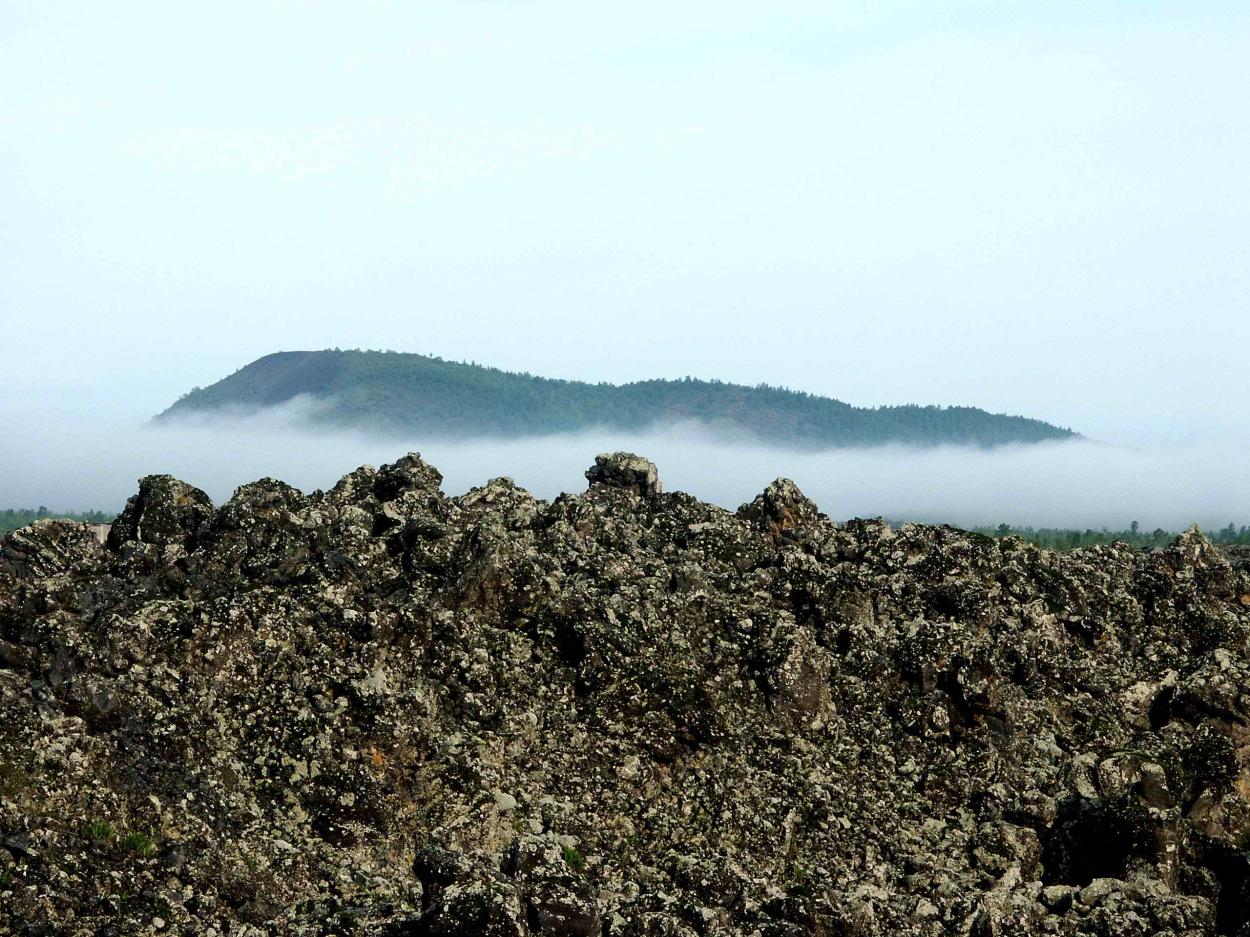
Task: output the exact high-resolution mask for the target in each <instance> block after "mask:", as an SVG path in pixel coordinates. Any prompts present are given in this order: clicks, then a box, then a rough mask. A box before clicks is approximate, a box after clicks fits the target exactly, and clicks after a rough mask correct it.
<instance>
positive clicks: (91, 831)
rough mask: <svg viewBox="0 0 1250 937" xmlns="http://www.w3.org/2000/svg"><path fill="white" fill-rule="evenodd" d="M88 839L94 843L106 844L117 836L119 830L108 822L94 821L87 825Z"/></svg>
mask: <svg viewBox="0 0 1250 937" xmlns="http://www.w3.org/2000/svg"><path fill="white" fill-rule="evenodd" d="M86 833H87V839H89V840H91V841H92V842H93V843H104V842H108V841H109V840H111V839H113V837H115V836H116V835H117V830H115V829H114V828H113V824H111V823H109V821H108V820H92V821H91V822H90V823H88V824H87V828H86Z"/></svg>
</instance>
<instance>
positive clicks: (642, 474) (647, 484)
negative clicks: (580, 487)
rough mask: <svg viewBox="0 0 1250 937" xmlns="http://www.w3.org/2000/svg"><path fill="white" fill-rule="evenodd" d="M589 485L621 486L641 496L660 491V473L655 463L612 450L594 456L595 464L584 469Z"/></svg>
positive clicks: (628, 453)
mask: <svg viewBox="0 0 1250 937" xmlns="http://www.w3.org/2000/svg"><path fill="white" fill-rule="evenodd" d="M586 479H587V481H589V482H590V484H591V485H603V486H605V487H608V488H622V489H624V490H625V491H632V492H634V493H635V494H638V495H642V496H643V497H647V498H650V497H654V496H656V495H658V494H659V493H660V473H659V472H658V471H657V470H656V467H655V463H654V462H649V461H648V460H646V459H644V458H643V457H642V456H637V455H634V454H633V453H632V452H612V453H605V454H602V455H597V456H595V464H594V465H592V466H591V467H590V468H588V469H587V470H586Z"/></svg>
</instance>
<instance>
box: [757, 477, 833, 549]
mask: <svg viewBox="0 0 1250 937" xmlns="http://www.w3.org/2000/svg"><path fill="white" fill-rule="evenodd" d="M738 516H739V517H741V518H743V519H744V520H747V521H750V522H751V523H752V524H753V525H755V526H756V527H758V528H759V529H760V530H762V531H765V532H767V533H768V535H769V536H771V537H772V538H773V539H774V540H789V541H792V542H793V541H795V540H798V539H799V538H800V537H801V536H802V534H803V533H804V532H805V531H807V530H810V529H811V528H812V527H813V525H815V524H816V523H817V521H818V520H819V519H820V512H819V510H817V508H816V505H815V504H813V503H812V502H811V501H810V500H808V498H807V496H806V495H805V494H803V492H802V491H800V490H799V486H798V485H796V484H795V483H794V482H792V481H790V479H788V478H778V479H777V480H776V481H774V482H773V483H772V484H770V485H769V486H768V487H767V488H765V489H764V491H763V492H762V493H760V494H758V495H756V496H755V500H754V501H752V502H751V503H750V504H744V505H742V507H740V508H738Z"/></svg>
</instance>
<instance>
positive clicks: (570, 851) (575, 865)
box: [560, 846, 586, 872]
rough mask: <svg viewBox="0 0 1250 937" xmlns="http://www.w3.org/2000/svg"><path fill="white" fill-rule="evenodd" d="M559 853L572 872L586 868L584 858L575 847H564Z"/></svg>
mask: <svg viewBox="0 0 1250 937" xmlns="http://www.w3.org/2000/svg"><path fill="white" fill-rule="evenodd" d="M560 851H561V852H562V853H563V854H564V861H565V862H567V863H568V864H569V868H571V869H572V870H573V871H574V872H580V871H582V869H584V868H586V857H585V856H583V855H582V854H581V853H580V852H579V851H578V850H577V848H576V847H575V846H565V847H564V848H563V849H561V850H560Z"/></svg>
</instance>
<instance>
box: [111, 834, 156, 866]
mask: <svg viewBox="0 0 1250 937" xmlns="http://www.w3.org/2000/svg"><path fill="white" fill-rule="evenodd" d="M119 844H120V845H121V847H122V849H125V850H126V851H127V852H130V853H133V854H134V855H136V856H142V857H143V858H145V859H146V858H147V857H148V856H151V855H153V854H155V852H156V843H154V842H153V841H152V837H151V836H149V835H148V834H147V833H144V832H143V831H142V830H135V831H134V832H132V833H127V834H126V835H125V836H123V837H122V838H121V840H120V841H119Z"/></svg>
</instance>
